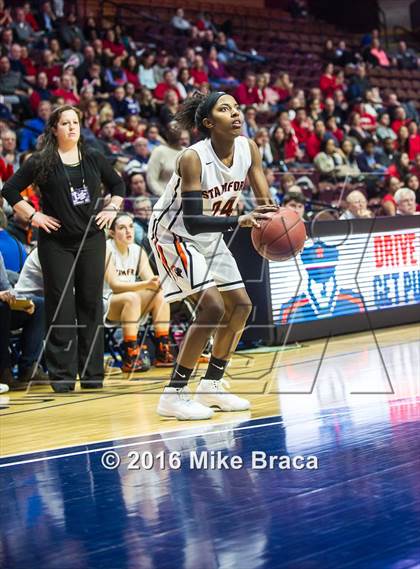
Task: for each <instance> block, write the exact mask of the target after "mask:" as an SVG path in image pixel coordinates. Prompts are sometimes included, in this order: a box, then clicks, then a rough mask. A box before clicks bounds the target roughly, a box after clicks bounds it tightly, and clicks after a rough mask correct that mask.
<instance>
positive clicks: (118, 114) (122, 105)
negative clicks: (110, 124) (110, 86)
mask: <svg viewBox="0 0 420 569" xmlns="http://www.w3.org/2000/svg"><path fill="white" fill-rule="evenodd" d="M109 104H110V105H111V107H112V110H113V111H114V118H115V119H121V118H125V117H126V116H127V115H128V114H129V107H128V101H127V100H126V98H125V88H124V87H123V86H122V85H118V86H116V87H114V91H113V94H112V95H111V97H110V98H109Z"/></svg>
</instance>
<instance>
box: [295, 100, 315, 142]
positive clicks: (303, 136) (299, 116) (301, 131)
mask: <svg viewBox="0 0 420 569" xmlns="http://www.w3.org/2000/svg"><path fill="white" fill-rule="evenodd" d="M292 127H293V130H294V131H295V134H296V138H297V139H298V141H299V144H306V142H307V140H308V138H309V136H310V135H311V132H310V130H309V124H308V117H307V116H306V110H305V109H304V108H300V109H296V117H295V118H294V119H293V121H292Z"/></svg>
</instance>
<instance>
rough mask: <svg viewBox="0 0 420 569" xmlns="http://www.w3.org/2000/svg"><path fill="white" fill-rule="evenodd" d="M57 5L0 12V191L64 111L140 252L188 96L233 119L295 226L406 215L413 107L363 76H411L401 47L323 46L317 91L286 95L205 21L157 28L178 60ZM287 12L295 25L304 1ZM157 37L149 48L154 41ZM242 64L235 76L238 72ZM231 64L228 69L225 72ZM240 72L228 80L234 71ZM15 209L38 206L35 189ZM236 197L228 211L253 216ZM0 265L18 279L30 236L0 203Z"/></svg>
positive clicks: (411, 208) (230, 38)
mask: <svg viewBox="0 0 420 569" xmlns="http://www.w3.org/2000/svg"><path fill="white" fill-rule="evenodd" d="M74 8H75V5H74V4H71V6H70V9H69V11H68V12H67V11H65V10H64V9H65V4H64V3H63V2H60V1H58V0H57V1H55V2H50V1H43V2H41V3H40V4H39V7H38V9H36V10H34V8H33V6H32V3H31V2H23V3H22V4H21V5H19V6H17V7H13V8H12V9H11V8H9V7H8V6H7V5H6V4H5V2H3V0H0V178H1V181H2V182H4V181H6V180H7V179H8V178H9V177H10V176H11V175H12V173H13V172H16V170H17V169H18V168H19V166H20V165H21V164H22V163H23V161H24V160H26V159H27V158H28V156H29V155H30V154H31V152H33V151H34V150H35V149H36V145H37V139H38V137H39V136H40V135H41V134H42V132H43V129H44V127H45V124H46V121H47V120H48V118H49V116H50V114H51V110H52V109H53V108H54V107H55V106H56V105H61V104H72V105H77V106H79V107H80V109H81V110H82V112H83V124H82V134H83V136H84V138H85V140H86V141H87V142H88V144H89V145H91V146H94V147H96V148H98V149H99V150H100V151H101V152H102V153H103V154H104V155H105V156H107V158H108V159H109V160H110V162H111V163H112V164H113V165H114V167H115V168H116V169H117V171H118V172H119V173H120V174H121V175H122V176H123V177H124V178H125V181H126V185H127V194H128V197H127V200H126V204H125V205H126V209H127V210H128V211H131V212H132V213H133V215H134V220H135V226H136V242H137V243H138V244H140V245H143V246H144V247H146V248H148V244H147V238H146V233H147V222H148V218H149V217H150V213H151V208H152V206H153V203H154V202H155V201H156V199H157V198H158V197H159V196H160V195H161V194H162V192H163V190H164V188H165V185H166V183H167V181H168V180H169V178H170V176H171V173H172V171H173V168H174V164H175V159H176V157H177V156H178V154H179V152H180V151H181V150H182V149H183V148H185V147H187V146H188V145H189V144H190V143H192V142H194V141H195V140H196V139H197V133H189V132H187V131H182V130H180V129H179V128H178V127H177V125H176V123H174V117H175V115H176V113H177V111H178V109H179V107H180V105H181V104H182V102H183V101H184V100H185V99H186V98H187V97H190V96H192V95H193V94H194V92H195V91H200V92H202V93H207V92H208V91H209V90H212V89H217V90H226V91H228V92H229V93H232V94H233V95H234V96H235V97H236V99H237V100H238V102H239V104H240V105H241V107H242V110H243V115H244V124H243V134H244V135H245V136H247V137H250V138H253V139H254V140H255V142H256V144H257V145H258V147H259V149H260V153H261V158H262V162H263V166H264V169H265V174H266V177H267V181H268V183H269V186H270V190H271V192H272V195H273V198H274V200H275V201H276V202H277V203H279V204H283V205H284V206H285V207H292V208H294V209H295V210H297V211H298V212H299V213H300V215H301V216H302V217H306V218H307V217H310V216H311V215H313V214H314V213H315V212H317V211H319V210H320V209H321V210H322V209H323V208H325V209H326V212H325V218H332V219H338V218H343V219H352V218H358V217H371V216H373V215H388V216H393V215H409V214H414V213H416V211H418V210H419V208H420V206H419V201H420V189H419V185H420V184H419V179H420V178H419V176H420V134H419V133H418V124H419V114H418V111H417V108H416V106H415V104H414V103H413V102H411V101H409V100H399V99H398V97H397V95H396V93H394V92H392V91H388V92H387V93H386V94H384V93H382V92H381V91H380V90H379V89H378V88H375V87H373V86H372V85H371V83H370V80H369V70H370V69H372V68H373V67H374V66H381V67H384V68H386V67H392V66H394V67H396V68H399V69H404V70H411V69H417V68H418V66H419V62H420V59H419V56H418V54H417V53H416V51H415V50H413V49H411V48H408V47H407V45H406V43H405V42H403V41H401V42H399V44H398V45H397V46H396V48H395V50H393V51H389V52H388V51H386V50H385V49H384V48H383V46H382V43H381V37H380V35H379V33H378V31H377V30H374V31H373V32H372V33H370V34H366V35H365V36H363V37H362V38H361V42H360V46H359V48H358V49H354V48H350V47H349V46H347V45H346V41H345V40H342V41H339V42H338V43H337V44H335V43H334V42H333V41H332V40H328V41H326V43H325V49H324V53H323V59H324V69H323V72H322V74H321V75H320V77H319V84H318V86H316V87H313V88H311V89H308V90H306V91H304V90H302V89H299V88H297V87H296V86H295V85H294V83H293V76H291V75H290V74H289V73H288V70H287V68H285V69H284V70H283V72H281V73H279V74H277V75H274V74H273V73H272V65H271V63H272V62H270V58H269V57H267V56H264V55H260V54H258V53H257V52H256V51H255V50H243V49H241V30H240V29H237V30H234V29H232V26H231V25H230V24H229V22H226V23H225V24H224V25H222V26H217V25H216V24H215V23H214V21H213V19H212V17H211V15H209V14H203V13H202V14H199V15H198V16H197V17H195V19H194V20H192V19H189V18H188V17H187V16H186V15H185V13H184V11H183V9H182V8H179V9H177V10H176V11H175V13H174V14H173V17H172V19H171V20H170V22H168V23H169V24H170V25H171V26H172V31H173V33H174V35H176V36H179V45H180V46H182V49H181V51H179V52H178V53H176V52H175V51H174V50H171V51H169V50H168V49H166V47H165V45H164V43H162V44H161V45H160V46H158V47H157V46H156V45H147V44H146V43H137V42H135V41H134V40H133V38H132V37H131V36H130V35H129V34H128V33H127V30H126V29H125V28H124V26H123V25H121V24H120V23H119V22H118V21H112V20H111V19H107V18H105V17H102V16H100V15H91V16H89V17H87V18H85V19H83V20H81V19H79V18H78V17H77V15H76V13H75V11H74ZM291 12H292V14H294V16H295V17H296V18H300V17H303V18H305V17H307V10H306V3H305V1H304V0H293V1H292V2H291ZM163 40H164V39H163V38H162V42H163ZM244 64H245V67H244ZM238 65H239V67H238ZM238 69H240V71H238ZM24 197H25V198H26V199H28V200H31V202H32V204H33V205H34V207H35V208H37V209H39V208H40V207H41V204H40V201H39V197H38V195H37V191H36V188H33V187H29V188H27V189H26V190H25V196H24ZM254 205H255V204H254V201H253V197H252V192H251V191H250V189H247V190H245V192H244V195H243V199H242V200H241V202H240V205H239V210H240V211H239V212H240V213H241V212H244V211H249V210H251V209H252V208H253V207H254ZM0 209H2V210H3V212H4V213H5V216H6V217H7V218H8V219H7V220H6V217H5V216H2V217H1V218H0V220H2V223H0V252H2V253H3V257H5V264H6V269H9V270H12V271H16V272H19V271H20V269H21V268H22V265H23V263H24V261H25V256H26V253H27V252H28V251H29V250H30V249H31V247H32V246H33V244H34V242H36V234H35V233H34V232H33V231H32V229H31V227H30V226H29V224H28V223H27V222H26V220H23V219H20V218H19V216H18V215H17V214H13V212H12V210H11V208H10V207H9V206H8V204H7V203H6V202H5V201H4V200H2V199H1V198H0Z"/></svg>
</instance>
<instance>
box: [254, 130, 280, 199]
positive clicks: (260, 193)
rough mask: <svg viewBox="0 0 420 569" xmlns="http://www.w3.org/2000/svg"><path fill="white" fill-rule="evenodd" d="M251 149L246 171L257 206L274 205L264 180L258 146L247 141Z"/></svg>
mask: <svg viewBox="0 0 420 569" xmlns="http://www.w3.org/2000/svg"><path fill="white" fill-rule="evenodd" d="M249 146H250V148H251V158H252V163H251V167H250V169H249V170H248V178H249V181H250V183H251V187H252V190H253V192H254V195H255V198H256V200H257V204H258V205H275V204H274V200H273V198H272V197H271V194H270V190H269V188H268V184H267V180H266V179H265V176H264V172H263V167H262V160H261V155H260V152H259V150H258V146H257V145H256V144H255V142H254V141H253V140H249Z"/></svg>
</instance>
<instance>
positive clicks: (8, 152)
mask: <svg viewBox="0 0 420 569" xmlns="http://www.w3.org/2000/svg"><path fill="white" fill-rule="evenodd" d="M1 142H2V146H3V152H2V157H3V158H4V160H5V161H6V163H7V164H10V165H11V166H12V167H13V171H14V172H16V170H19V152H18V150H17V141H16V132H15V131H14V130H10V129H7V130H3V132H2V134H1Z"/></svg>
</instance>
